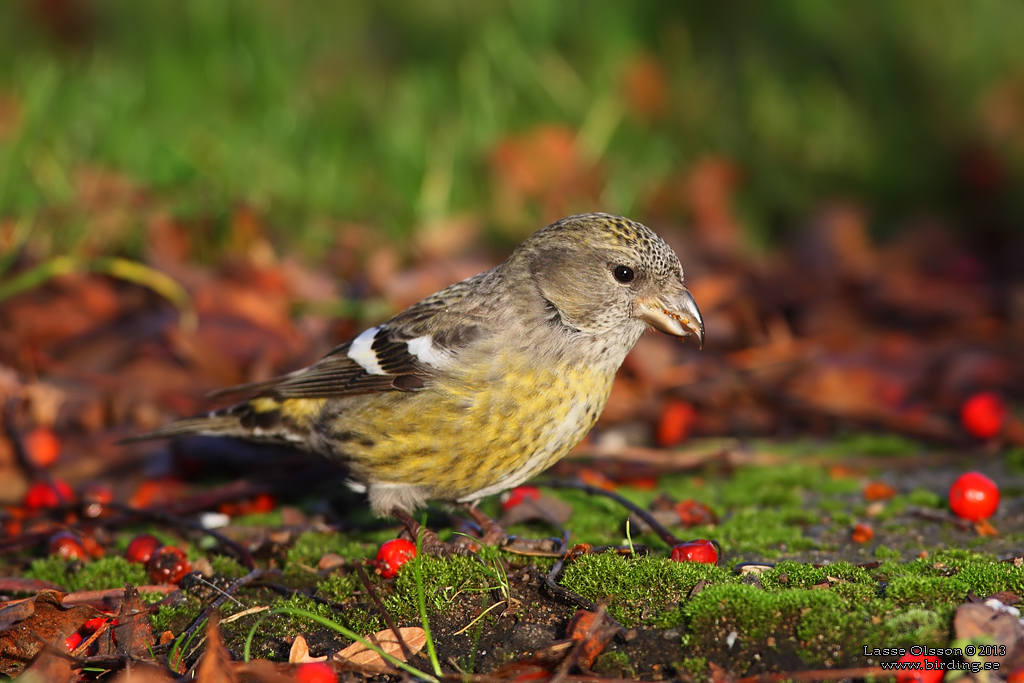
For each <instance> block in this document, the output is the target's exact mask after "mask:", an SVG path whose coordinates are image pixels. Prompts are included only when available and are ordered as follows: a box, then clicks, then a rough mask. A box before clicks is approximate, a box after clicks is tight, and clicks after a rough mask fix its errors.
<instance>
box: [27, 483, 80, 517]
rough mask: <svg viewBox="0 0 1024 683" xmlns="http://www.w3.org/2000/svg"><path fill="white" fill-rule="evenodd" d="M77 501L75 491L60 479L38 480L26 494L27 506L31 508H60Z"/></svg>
mask: <svg viewBox="0 0 1024 683" xmlns="http://www.w3.org/2000/svg"><path fill="white" fill-rule="evenodd" d="M73 502H75V492H74V491H72V490H71V487H70V486H68V485H67V484H65V483H64V482H63V481H61V480H60V479H54V480H53V482H52V483H51V482H48V481H37V482H35V483H34V484H32V486H30V487H29V489H28V493H26V494H25V507H27V508H28V509H29V510H41V509H43V508H59V507H63V506H65V505H70V504H71V503H73Z"/></svg>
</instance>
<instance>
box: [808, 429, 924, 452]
mask: <svg viewBox="0 0 1024 683" xmlns="http://www.w3.org/2000/svg"><path fill="white" fill-rule="evenodd" d="M822 450H823V451H824V452H828V453H835V454H837V455H848V454H850V453H858V454H863V455H879V456H893V455H917V454H918V453H920V452H921V444H920V443H918V442H917V441H913V440H912V439H908V438H906V437H903V436H900V435H898V434H871V433H866V432H859V433H856V434H850V435H848V436H844V437H842V438H840V439H839V440H837V441H835V442H834V443H832V444H830V445H828V446H826V447H825V448H823V449H822Z"/></svg>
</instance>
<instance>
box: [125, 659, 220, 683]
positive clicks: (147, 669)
mask: <svg viewBox="0 0 1024 683" xmlns="http://www.w3.org/2000/svg"><path fill="white" fill-rule="evenodd" d="M112 683H174V677H173V676H171V675H170V674H169V673H168V672H167V669H165V668H163V667H161V666H153V665H152V664H146V663H144V662H133V663H132V665H131V668H129V669H125V670H124V671H122V672H121V673H119V674H118V675H117V677H116V678H115V679H114V680H113V681H112ZM200 683H204V682H202V681H200Z"/></svg>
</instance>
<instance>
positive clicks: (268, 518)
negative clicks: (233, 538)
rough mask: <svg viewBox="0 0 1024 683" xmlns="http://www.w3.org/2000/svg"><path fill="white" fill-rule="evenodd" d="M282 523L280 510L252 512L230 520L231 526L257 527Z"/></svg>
mask: <svg viewBox="0 0 1024 683" xmlns="http://www.w3.org/2000/svg"><path fill="white" fill-rule="evenodd" d="M281 524H282V520H281V511H280V510H272V511H270V512H254V513H253V514H251V515H241V516H240V517H235V518H234V519H232V520H231V525H232V526H258V527H275V528H276V527H279V526H281Z"/></svg>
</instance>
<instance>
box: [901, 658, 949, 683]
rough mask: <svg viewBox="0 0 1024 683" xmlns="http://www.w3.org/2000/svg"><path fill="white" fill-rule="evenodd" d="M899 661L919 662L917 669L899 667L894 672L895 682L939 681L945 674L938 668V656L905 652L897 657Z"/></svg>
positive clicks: (926, 682) (927, 682)
mask: <svg viewBox="0 0 1024 683" xmlns="http://www.w3.org/2000/svg"><path fill="white" fill-rule="evenodd" d="M898 661H900V662H919V667H920V668H917V669H901V670H899V671H897V672H896V682H897V683H939V681H941V680H942V677H943V676H944V675H945V674H946V672H945V671H943V670H942V669H940V668H938V667H939V666H941V664H942V663H941V661H940V660H939V658H938V657H925V656H924V655H912V654H909V653H908V654H905V655H903V656H902V657H900V658H899V660H898Z"/></svg>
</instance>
